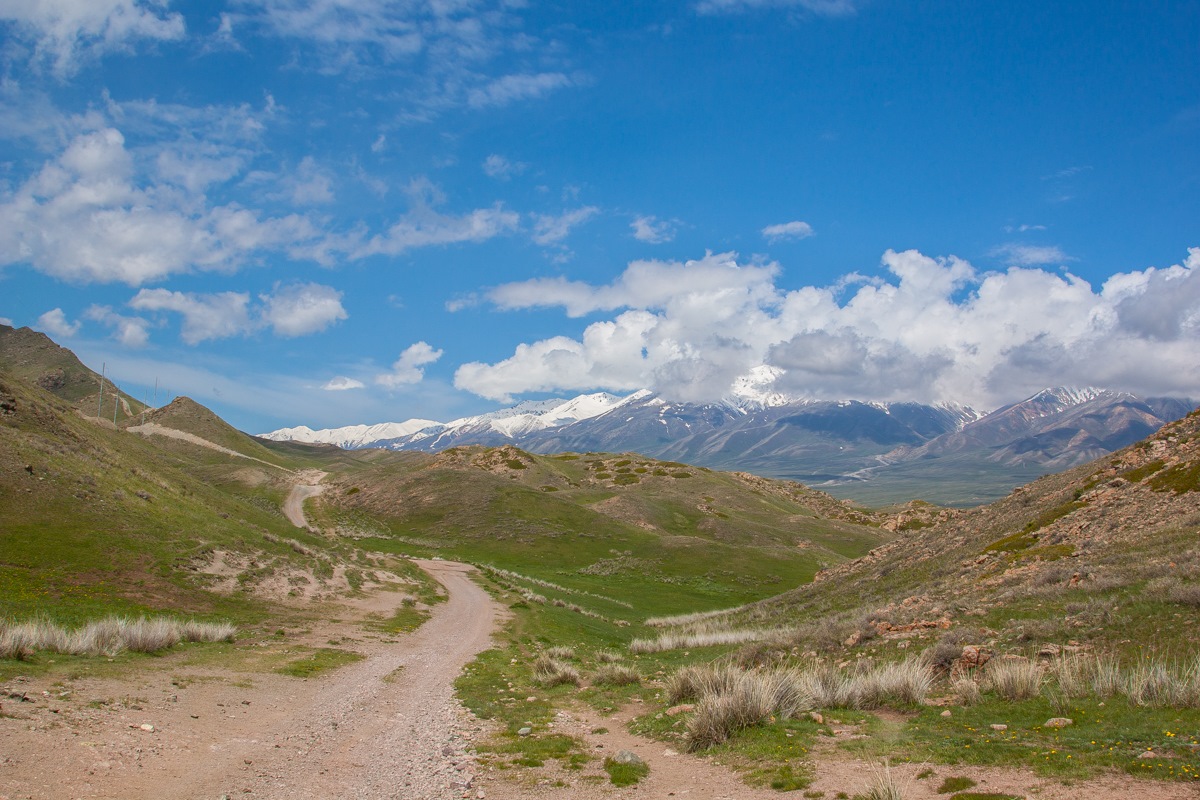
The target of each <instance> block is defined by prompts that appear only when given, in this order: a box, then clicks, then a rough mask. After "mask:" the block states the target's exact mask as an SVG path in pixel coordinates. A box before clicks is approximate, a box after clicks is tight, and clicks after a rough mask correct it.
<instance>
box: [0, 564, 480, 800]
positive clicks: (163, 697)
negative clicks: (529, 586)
mask: <svg viewBox="0 0 1200 800" xmlns="http://www.w3.org/2000/svg"><path fill="white" fill-rule="evenodd" d="M422 567H424V568H425V569H426V570H427V571H429V572H430V573H431V574H432V575H433V576H434V577H435V578H437V580H439V581H440V582H441V583H442V584H443V585H444V586H445V587H446V589H447V590H448V591H449V600H448V601H447V602H445V603H443V604H440V605H438V606H436V607H435V608H434V613H433V616H432V618H431V619H430V620H429V621H428V622H426V623H425V624H424V625H423V626H421V628H419V629H418V630H417V631H416V632H414V633H412V634H409V635H406V636H402V637H400V640H399V641H398V642H395V643H387V642H384V641H362V642H359V641H356V642H355V643H354V644H353V645H351V647H352V648H353V649H354V650H357V651H359V652H362V653H363V654H364V655H366V658H365V659H364V660H362V661H360V662H357V663H355V664H352V665H350V666H346V667H342V668H340V669H338V670H336V671H334V672H333V673H332V674H329V675H327V676H326V677H323V678H319V679H316V678H314V679H309V680H304V679H298V678H290V677H286V676H282V675H277V674H275V673H271V672H268V673H260V674H254V675H253V676H252V677H249V678H246V677H242V678H237V676H227V675H223V674H221V673H220V672H219V671H218V672H216V673H215V674H212V673H211V671H210V673H209V674H206V673H204V671H202V670H201V671H197V670H194V669H180V670H174V669H167V670H155V671H154V672H152V673H148V674H145V675H138V676H136V677H133V678H132V679H131V678H129V677H127V678H126V679H125V680H121V681H118V680H108V681H93V682H88V681H86V680H81V681H79V682H77V683H74V684H72V685H71V686H70V687H69V688H70V691H69V695H70V696H69V697H66V698H64V697H61V696H60V694H61V689H62V686H61V685H59V686H54V685H50V684H49V682H46V684H47V685H46V686H45V687H43V686H41V685H40V684H39V683H38V681H37V680H36V679H30V680H29V681H27V682H25V683H24V684H19V685H18V688H20V689H22V690H23V691H26V692H27V693H28V694H29V695H31V696H32V697H33V698H34V701H33V702H31V703H28V704H21V706H20V707H19V708H16V709H13V710H14V711H15V712H17V715H16V716H7V715H6V716H3V717H0V749H2V751H3V756H4V759H3V761H2V763H0V796H3V797H14V798H15V797H29V798H67V797H71V798H74V797H99V798H162V797H177V798H206V800H216V798H220V797H222V796H228V797H247V798H255V797H257V798H288V800H293V799H295V800H302V799H305V798H313V800H315V799H316V798H322V799H323V800H324V799H325V798H405V800H425V799H426V798H447V797H461V796H462V794H463V792H464V791H465V790H466V786H465V784H467V783H468V782H469V781H470V778H471V775H472V769H473V766H474V765H473V762H471V761H470V759H469V758H468V757H467V755H466V750H467V740H466V736H467V735H468V734H469V733H470V732H471V728H472V727H473V726H476V725H477V723H474V722H473V721H472V720H471V718H470V716H469V715H468V714H466V712H465V711H463V710H462V709H461V708H460V707H459V706H458V704H457V702H456V701H455V700H454V699H453V689H452V682H453V680H454V678H455V677H456V676H457V675H458V674H459V671H460V670H461V669H462V667H463V665H464V664H466V663H467V661H469V660H470V659H471V658H472V657H473V656H474V655H475V654H476V653H478V652H480V651H481V650H483V649H485V648H486V647H487V646H488V644H489V640H490V635H491V632H492V630H493V627H494V625H495V620H496V606H495V604H494V603H493V601H492V600H491V599H490V598H489V597H488V595H487V594H486V593H485V592H484V591H483V590H482V589H480V588H479V587H478V586H476V585H475V584H474V583H472V582H471V581H470V579H469V578H468V577H467V571H468V569H469V568H468V567H466V566H465V565H461V564H456V563H451V562H439V561H435V562H422ZM346 629H347V625H346V624H345V622H341V623H336V622H332V621H331V622H330V623H329V629H328V630H325V629H321V630H314V632H313V634H314V636H315V637H328V636H330V635H335V634H338V633H345V632H346ZM231 677H232V678H235V679H234V680H232V681H230V680H229V678H231ZM44 682H45V681H44ZM52 689H53V690H55V691H54V692H53V693H51V691H50V690H52ZM43 692H44V694H43ZM122 693H123V694H124V696H125V699H124V700H123V701H116V700H115V699H110V700H105V701H103V702H97V701H96V700H93V701H91V702H89V701H88V698H115V697H121V694H122ZM10 708H11V705H10V703H9V702H8V701H5V707H4V711H6V712H8V711H9V710H10ZM142 726H151V727H152V728H153V729H152V730H147V729H145V728H143V727H142ZM472 796H474V794H473V795H472Z"/></svg>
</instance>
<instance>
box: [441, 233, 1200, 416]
mask: <svg viewBox="0 0 1200 800" xmlns="http://www.w3.org/2000/svg"><path fill="white" fill-rule="evenodd" d="M881 266H882V267H883V275H882V276H881V278H880V279H874V280H869V281H865V282H864V281H862V280H847V281H839V282H837V283H836V284H835V285H834V286H831V287H817V286H805V287H802V288H799V289H794V290H790V291H785V290H783V289H781V288H780V287H779V286H778V285H777V280H778V277H779V268H778V266H777V265H774V264H739V263H738V262H737V259H736V256H735V254H729V253H727V254H721V255H712V254H709V255H706V256H705V258H704V259H700V260H698V261H694V262H687V263H682V264H681V263H678V262H669V261H641V262H634V263H632V264H630V265H629V267H628V268H626V270H625V271H624V273H622V275H621V276H619V277H618V278H617V279H616V280H615V281H613V282H612V283H610V284H608V285H600V286H595V285H591V284H585V283H582V282H571V281H566V280H564V279H541V280H537V281H526V282H522V283H517V284H508V285H505V286H501V287H497V288H495V289H493V290H492V291H491V292H490V293H489V294H488V295H487V299H488V300H489V301H491V302H492V303H494V304H495V305H496V306H497V307H498V308H500V309H515V308H528V307H535V306H540V307H561V308H563V309H564V311H565V312H566V313H567V314H568V315H569V316H580V315H583V314H588V313H594V312H597V311H617V312H619V313H617V314H616V316H614V317H612V318H611V319H609V320H603V321H599V322H595V323H592V324H590V325H588V326H587V327H586V328H585V330H584V331H583V334H582V335H581V336H580V337H579V338H571V337H564V336H558V337H554V338H551V339H545V340H542V341H537V342H532V343H526V344H521V345H519V346H518V347H517V348H516V349H515V351H514V352H513V354H512V356H510V357H509V358H506V359H503V360H501V361H499V362H496V363H494V364H485V363H470V364H464V365H463V366H462V367H460V368H459V370H458V371H457V373H456V375H455V385H456V386H458V387H459V388H462V389H466V390H468V391H471V392H474V393H476V394H479V395H481V396H484V397H488V398H491V399H495V400H498V401H501V402H504V401H509V400H511V399H512V398H513V397H514V396H516V395H520V394H522V393H525V392H534V391H564V390H565V391H571V390H581V391H582V390H594V389H598V388H607V389H611V390H613V391H625V390H630V389H634V388H649V389H653V390H656V391H659V392H660V393H662V394H664V395H665V396H667V397H672V398H677V399H686V400H709V401H711V400H716V399H719V398H720V397H722V396H724V395H725V394H727V393H728V392H729V389H730V387H731V386H732V385H733V383H734V382H735V381H736V380H737V379H738V378H740V377H743V376H745V375H746V374H748V373H749V372H751V371H752V370H754V369H755V368H758V367H761V366H763V365H768V366H770V367H772V368H773V369H772V370H771V371H770V374H772V375H774V376H775V378H774V387H773V388H774V389H776V390H778V391H782V392H785V393H787V394H790V395H793V396H804V397H817V398H826V399H837V398H846V397H851V398H857V399H866V400H882V401H895V400H914V401H920V402H939V401H957V402H967V403H971V404H973V405H975V406H977V407H979V408H992V407H995V406H997V405H999V404H1001V403H1004V402H1009V401H1012V400H1014V399H1019V398H1020V397H1022V396H1027V395H1028V394H1031V393H1032V392H1034V391H1037V390H1038V389H1041V388H1043V387H1045V386H1050V385H1063V384H1075V385H1101V386H1108V387H1112V388H1116V389H1127V390H1131V391H1139V392H1143V393H1150V394H1176V395H1190V396H1198V395H1200V376H1198V375H1197V374H1196V371H1195V353H1196V352H1200V248H1195V249H1192V250H1190V251H1189V253H1188V257H1187V259H1186V260H1185V261H1184V263H1183V264H1179V265H1175V266H1172V267H1168V268H1165V269H1156V268H1149V269H1146V270H1141V271H1131V272H1127V273H1120V274H1117V275H1113V276H1112V277H1111V278H1109V279H1108V280H1107V281H1106V282H1105V283H1104V284H1103V285H1102V286H1101V287H1099V288H1095V287H1093V286H1091V285H1090V284H1088V282H1086V281H1084V280H1082V279H1080V278H1078V277H1076V276H1074V275H1071V274H1069V273H1068V274H1059V273H1057V272H1050V271H1048V270H1045V269H1039V268H1030V267H1022V266H1012V267H1009V268H1008V269H1007V270H1006V271H1003V272H988V273H979V272H977V271H976V270H975V268H974V267H973V266H972V265H971V264H970V263H968V262H966V261H964V260H962V259H959V258H954V257H948V258H930V257H928V256H925V255H923V254H922V253H919V252H917V251H911V250H910V251H906V252H894V251H890V250H889V251H888V252H886V253H885V254H884V255H883V258H882V262H881ZM853 286H857V288H854V289H853V291H850V288H851V287H853Z"/></svg>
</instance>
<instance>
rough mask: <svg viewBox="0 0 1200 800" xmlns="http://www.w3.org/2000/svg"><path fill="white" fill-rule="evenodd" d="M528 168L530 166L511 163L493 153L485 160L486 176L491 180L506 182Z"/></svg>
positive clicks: (518, 162)
mask: <svg viewBox="0 0 1200 800" xmlns="http://www.w3.org/2000/svg"><path fill="white" fill-rule="evenodd" d="M528 166H529V165H528V164H525V163H523V162H520V161H509V160H508V159H507V158H505V157H504V156H501V155H496V154H495V153H492V154H491V155H490V156H488V157H487V158H485V159H484V160H483V172H484V174H485V175H487V176H488V177H489V178H495V179H496V180H500V181H506V180H509V179H510V178H512V177H513V176H514V175H520V174H521V173H522V172H524V171H525V170H526V168H527V167H528Z"/></svg>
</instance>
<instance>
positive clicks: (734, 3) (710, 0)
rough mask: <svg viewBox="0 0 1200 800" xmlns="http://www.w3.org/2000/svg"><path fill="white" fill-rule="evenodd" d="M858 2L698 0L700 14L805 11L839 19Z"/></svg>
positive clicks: (697, 6) (830, 0) (847, 0)
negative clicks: (782, 10) (765, 10)
mask: <svg viewBox="0 0 1200 800" xmlns="http://www.w3.org/2000/svg"><path fill="white" fill-rule="evenodd" d="M857 6H858V0H700V1H699V2H698V3H696V11H697V12H699V13H701V14H735V13H741V12H745V11H756V10H758V9H776V8H780V9H789V10H796V11H807V12H809V13H811V14H817V15H820V16H824V17H841V16H846V15H848V14H853V13H854V12H855V11H856V10H857Z"/></svg>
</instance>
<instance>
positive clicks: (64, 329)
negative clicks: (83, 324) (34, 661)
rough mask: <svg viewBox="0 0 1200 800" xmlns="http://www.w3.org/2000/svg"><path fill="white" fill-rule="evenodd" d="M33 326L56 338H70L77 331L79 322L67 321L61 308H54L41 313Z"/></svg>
mask: <svg viewBox="0 0 1200 800" xmlns="http://www.w3.org/2000/svg"><path fill="white" fill-rule="evenodd" d="M33 327H34V328H36V329H37V330H39V331H42V332H43V333H47V334H49V335H50V336H51V337H53V338H58V339H70V338H71V337H72V336H74V335H75V334H77V333H79V323H78V322H68V321H67V315H66V314H64V313H63V310H62V309H61V308H54V309H51V310H49V311H47V312H46V313H45V314H42V315H41V316H40V317H38V318H37V322H36V323H34V325H33Z"/></svg>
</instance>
